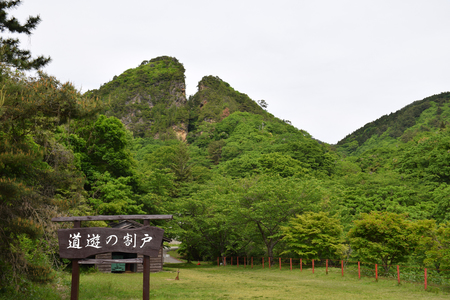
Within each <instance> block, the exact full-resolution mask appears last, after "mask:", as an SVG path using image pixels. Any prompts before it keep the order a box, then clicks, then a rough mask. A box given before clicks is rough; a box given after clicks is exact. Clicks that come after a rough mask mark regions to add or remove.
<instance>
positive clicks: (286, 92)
mask: <svg viewBox="0 0 450 300" xmlns="http://www.w3.org/2000/svg"><path fill="white" fill-rule="evenodd" d="M449 13H450V1H448V0H420V1H418V0H397V1H396V0H387V1H385V0H374V1H364V0H348V1H344V0H309V1H303V0H285V1H284V0H277V1H268V0H258V1H256V0H238V1H235V0H227V1H214V0H208V1H207V0H165V1H161V0H159V1H151V0H146V1H144V0H139V1H138V0H128V1H116V0H108V1H106V0H88V1H85V0H77V1H67V0H24V1H23V4H22V5H21V6H20V7H19V8H18V9H17V10H13V11H10V14H12V15H14V16H16V17H18V18H19V19H21V20H25V18H26V16H28V15H37V14H39V15H40V16H41V19H42V22H41V24H40V25H39V26H38V27H37V29H36V30H35V31H34V34H33V35H32V36H31V37H25V38H24V39H23V42H22V47H23V48H26V49H29V50H31V51H32V53H33V54H34V55H35V56H37V55H47V56H51V57H52V59H53V61H52V62H51V63H50V65H49V66H48V67H46V68H45V71H46V72H47V73H49V74H50V75H54V76H56V77H57V78H58V79H59V80H61V81H63V82H65V81H70V82H72V83H73V84H74V85H75V86H76V87H77V88H78V89H80V90H82V91H86V90H88V89H96V88H99V87H100V85H101V84H103V83H105V82H108V81H110V80H111V79H112V78H113V76H114V75H119V74H121V73H122V72H123V71H125V70H127V69H129V68H135V67H137V66H138V65H139V64H140V63H141V62H142V61H143V60H150V59H152V58H155V57H158V56H162V55H168V56H173V57H176V58H177V59H178V60H179V61H180V62H181V63H183V65H184V67H185V68H186V85H187V94H188V95H192V94H194V93H195V92H196V91H197V83H198V81H199V80H200V79H201V78H202V77H203V76H205V75H214V76H218V77H220V78H221V79H222V80H224V81H226V82H228V83H229V84H230V85H231V86H232V87H233V88H234V89H235V90H237V91H239V92H241V93H245V94H247V95H248V96H250V98H252V99H253V100H260V99H264V100H266V102H267V103H268V104H269V106H268V110H269V112H271V113H272V114H274V115H275V116H276V117H279V118H281V119H286V120H290V121H291V122H292V124H293V125H294V126H296V127H297V128H299V129H304V130H306V131H308V132H309V133H310V134H311V135H312V136H313V137H314V138H316V139H319V140H321V141H324V142H327V143H331V144H334V143H336V142H338V141H339V140H341V139H342V138H344V137H345V136H346V135H347V134H350V133H352V132H353V131H355V130H356V129H358V128H360V127H362V126H364V125H365V124H366V123H368V122H371V121H374V120H376V119H378V118H379V117H381V116H382V115H385V114H389V113H391V112H394V111H397V110H399V109H401V108H402V107H404V106H405V105H408V104H409V103H411V102H413V101H415V100H421V99H423V98H425V97H427V96H431V95H433V94H439V93H441V92H445V91H449V90H450V38H449V36H450V17H449Z"/></svg>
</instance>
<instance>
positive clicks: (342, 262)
mask: <svg viewBox="0 0 450 300" xmlns="http://www.w3.org/2000/svg"><path fill="white" fill-rule="evenodd" d="M341 273H342V276H344V261H343V260H341Z"/></svg>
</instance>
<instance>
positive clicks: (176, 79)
mask: <svg viewBox="0 0 450 300" xmlns="http://www.w3.org/2000/svg"><path fill="white" fill-rule="evenodd" d="M184 72H185V69H184V67H183V65H182V64H181V63H180V62H178V60H177V59H176V58H173V57H168V56H162V57H157V58H154V59H151V60H150V61H143V62H142V63H141V64H140V66H139V67H137V68H134V69H128V70H126V71H125V72H123V73H122V74H121V75H119V76H114V78H113V80H111V81H110V82H108V83H106V84H104V85H102V86H101V87H100V88H99V89H98V90H93V91H89V92H87V93H88V95H90V96H94V97H95V96H96V97H99V98H101V99H102V100H103V101H108V102H109V109H108V111H107V115H111V116H115V117H117V118H119V119H120V120H121V121H122V123H124V124H125V125H126V126H127V128H128V129H129V130H131V131H132V132H133V133H134V135H135V136H139V137H146V136H147V137H155V136H156V137H160V138H165V137H175V136H177V137H179V138H181V139H184V138H185V136H186V132H187V122H188V117H189V113H188V108H187V106H186V103H187V100H186V95H185V82H184Z"/></svg>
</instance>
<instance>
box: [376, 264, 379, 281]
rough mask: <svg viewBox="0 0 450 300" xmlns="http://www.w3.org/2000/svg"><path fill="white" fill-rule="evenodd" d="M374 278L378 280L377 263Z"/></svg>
mask: <svg viewBox="0 0 450 300" xmlns="http://www.w3.org/2000/svg"><path fill="white" fill-rule="evenodd" d="M375 280H376V281H378V265H377V264H375Z"/></svg>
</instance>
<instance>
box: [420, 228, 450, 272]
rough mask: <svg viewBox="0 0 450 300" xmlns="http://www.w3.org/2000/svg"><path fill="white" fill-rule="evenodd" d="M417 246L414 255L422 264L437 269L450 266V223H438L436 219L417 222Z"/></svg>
mask: <svg viewBox="0 0 450 300" xmlns="http://www.w3.org/2000/svg"><path fill="white" fill-rule="evenodd" d="M415 232H416V238H417V248H416V251H415V253H414V257H415V258H416V259H418V260H419V263H420V264H421V265H425V266H431V267H433V268H436V269H437V270H443V269H444V270H445V269H448V268H449V267H450V223H443V224H440V225H437V224H436V222H435V221H434V220H420V221H417V222H416V223H415Z"/></svg>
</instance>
